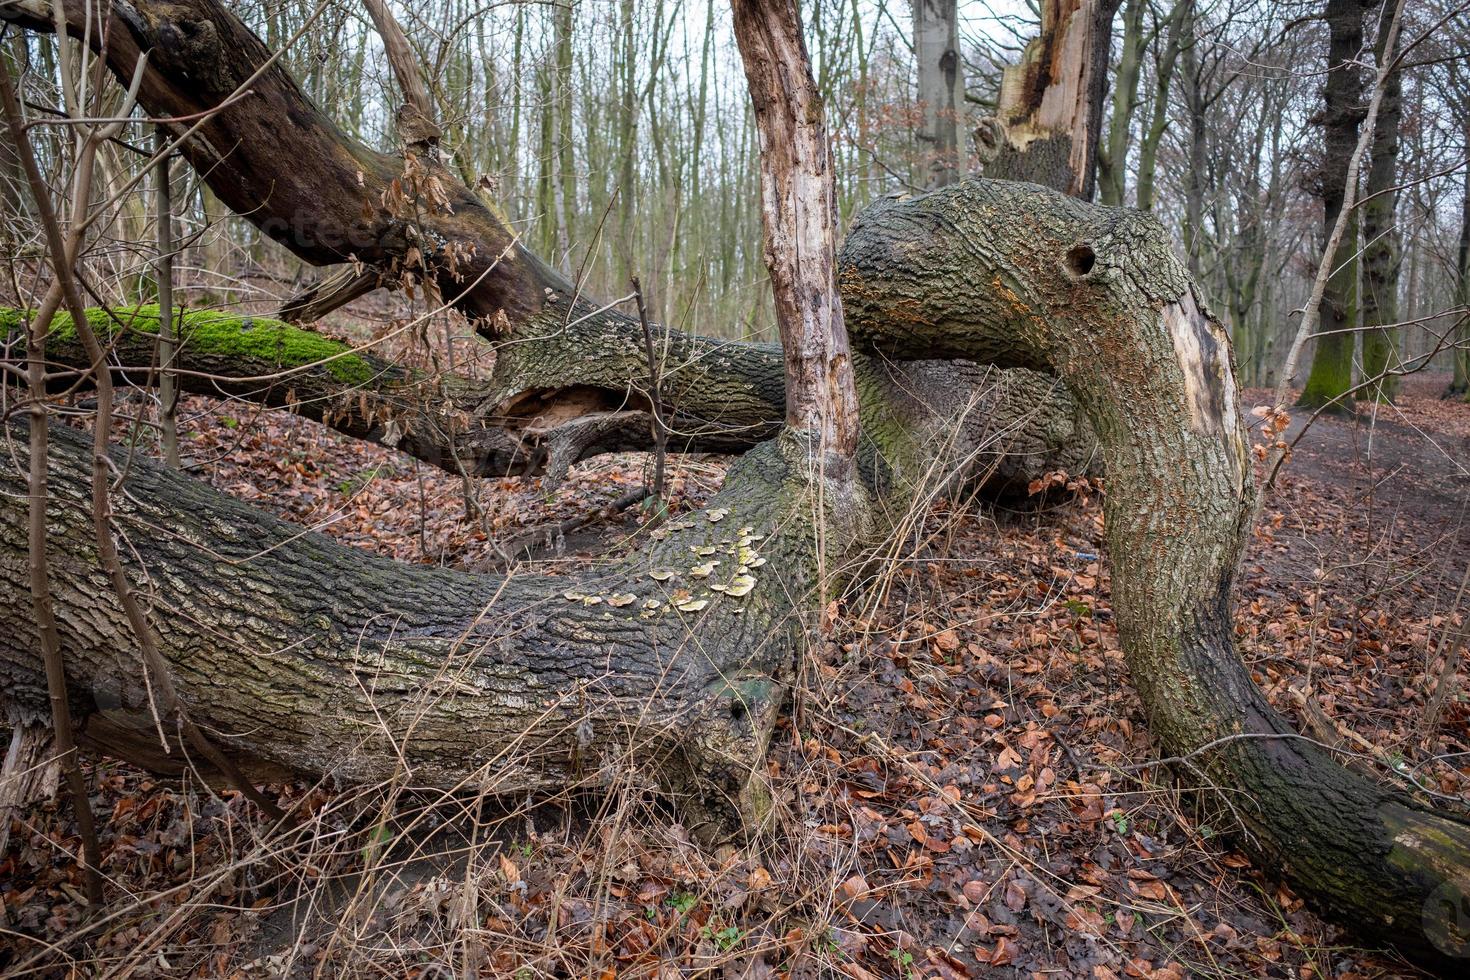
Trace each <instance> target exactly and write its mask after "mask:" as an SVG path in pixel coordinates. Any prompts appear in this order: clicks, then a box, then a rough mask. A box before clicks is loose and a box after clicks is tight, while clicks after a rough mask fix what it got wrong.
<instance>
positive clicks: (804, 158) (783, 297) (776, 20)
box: [732, 0, 858, 486]
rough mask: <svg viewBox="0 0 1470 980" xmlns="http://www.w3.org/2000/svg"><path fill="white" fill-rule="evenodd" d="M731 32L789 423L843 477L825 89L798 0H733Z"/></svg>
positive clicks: (847, 382)
mask: <svg viewBox="0 0 1470 980" xmlns="http://www.w3.org/2000/svg"><path fill="white" fill-rule="evenodd" d="M732 7H733V10H734V13H735V41H736V43H737V44H738V45H739V46H740V55H741V58H742V60H743V61H744V63H745V77H746V80H747V82H748V84H749V86H750V97H751V101H752V102H753V103H754V104H755V120H756V128H757V130H758V131H759V133H760V141H761V161H760V168H761V217H762V224H763V226H764V229H765V245H766V266H767V268H769V269H770V272H771V289H772V292H773V293H774V294H775V300H776V324H777V326H778V327H779V328H780V331H781V347H782V349H784V350H785V351H786V425H787V426H788V427H789V428H791V429H794V430H796V431H802V432H810V433H813V434H814V435H815V436H816V437H817V448H818V450H819V453H820V456H819V461H820V464H821V467H822V471H823V472H824V473H825V474H826V476H827V478H828V479H830V480H832V481H834V482H835V483H836V484H837V485H839V486H843V485H850V483H851V480H852V477H853V467H852V463H853V459H854V456H855V454H856V452H857V439H858V413H857V393H856V389H855V388H854V387H853V380H852V355H851V354H850V353H849V351H848V344H847V331H846V330H845V329H844V328H843V324H842V304H841V302H840V301H839V299H838V297H837V288H836V278H835V270H834V268H833V264H834V261H835V255H836V249H837V201H836V195H835V192H834V191H833V183H832V149H831V144H830V143H829V142H828V140H827V127H826V123H825V120H824V117H823V108H822V98H821V95H820V94H819V93H818V92H817V84H816V82H815V81H814V80H813V79H812V73H811V59H810V58H809V57H808V55H807V51H806V41H805V39H804V38H803V37H802V32H801V18H800V17H799V16H798V15H797V12H796V3H795V0H734V3H733V5H732Z"/></svg>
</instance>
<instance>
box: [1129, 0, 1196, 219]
mask: <svg viewBox="0 0 1470 980" xmlns="http://www.w3.org/2000/svg"><path fill="white" fill-rule="evenodd" d="M1193 4H1194V0H1177V2H1176V3H1175V4H1174V6H1173V8H1172V9H1171V10H1170V11H1169V20H1168V33H1167V40H1166V41H1165V42H1164V51H1163V54H1162V55H1160V57H1159V60H1158V64H1157V65H1156V66H1155V67H1154V92H1153V107H1152V111H1151V112H1150V113H1149V123H1148V128H1147V129H1146V130H1144V132H1143V138H1142V139H1141V140H1140V141H1139V147H1138V192H1137V195H1136V198H1137V204H1138V207H1139V209H1140V210H1143V211H1152V210H1153V207H1154V174H1155V171H1156V168H1157V165H1158V158H1159V144H1160V143H1161V142H1163V139H1164V130H1165V129H1167V128H1168V125H1169V88H1170V83H1171V82H1172V81H1173V78H1174V66H1175V64H1177V62H1178V61H1179V52H1180V50H1181V48H1182V46H1183V45H1185V44H1193V43H1194V38H1192V37H1185V38H1183V39H1182V41H1181V37H1182V36H1183V34H1184V25H1185V24H1187V23H1190V22H1191V16H1190V13H1189V12H1190V11H1191V10H1192V9H1193Z"/></svg>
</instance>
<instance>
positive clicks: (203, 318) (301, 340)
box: [0, 303, 377, 385]
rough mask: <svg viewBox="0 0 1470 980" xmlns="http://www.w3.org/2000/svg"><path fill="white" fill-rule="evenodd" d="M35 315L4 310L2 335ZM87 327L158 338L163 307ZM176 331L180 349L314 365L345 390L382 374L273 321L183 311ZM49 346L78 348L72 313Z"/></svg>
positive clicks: (100, 315) (95, 315) (103, 312)
mask: <svg viewBox="0 0 1470 980" xmlns="http://www.w3.org/2000/svg"><path fill="white" fill-rule="evenodd" d="M32 312H34V311H28V310H21V309H17V308H15V307H0V333H3V334H5V335H15V334H20V333H23V328H24V323H25V321H26V317H27V315H28V314H30V313H32ZM86 316H87V322H88V323H89V324H91V326H92V330H93V331H94V332H95V333H96V334H97V336H98V337H99V338H101V339H102V341H103V342H104V343H107V342H110V341H111V340H113V339H115V338H116V337H117V336H118V335H120V334H122V333H123V332H125V331H135V332H137V333H141V334H145V335H148V336H152V337H156V336H157V335H158V306H157V304H151V303H149V304H143V305H139V306H123V307H108V308H105V309H104V308H102V307H95V306H94V307H91V308H89V309H88V310H87V311H86ZM174 329H175V331H176V332H177V335H178V339H179V344H180V345H181V346H185V347H188V348H191V349H192V351H193V352H194V353H196V354H200V355H207V356H211V357H218V358H223V359H230V358H237V357H238V358H250V359H254V360H263V361H268V362H271V363H274V364H277V365H279V366H280V367H282V368H299V367H305V366H306V365H309V364H320V365H321V367H322V368H323V369H324V370H326V371H327V372H328V373H330V374H331V375H332V377H333V378H335V379H336V380H338V381H340V382H342V383H343V384H349V385H350V384H367V383H368V382H369V381H371V380H372V379H373V376H374V375H375V374H376V373H377V370H376V369H375V367H374V365H372V364H370V363H369V362H368V361H367V360H366V359H365V358H363V357H362V356H361V355H359V354H357V353H356V352H355V351H354V350H353V347H352V345H351V344H348V343H345V342H343V341H339V340H332V339H330V338H328V337H324V336H322V335H321V334H319V333H314V332H312V331H310V330H302V329H301V328H300V327H293V326H291V325H290V324H289V323H283V322H281V321H280V320H275V319H272V318H270V317H257V316H247V315H243V314H239V313H223V312H217V311H214V310H184V311H179V312H177V313H176V314H175V318H174ZM47 339H48V341H50V342H54V343H59V344H73V343H77V342H78V337H77V330H76V325H75V324H74V323H73V322H72V319H71V315H70V314H68V313H60V312H59V313H57V314H56V316H55V318H54V319H53V320H52V321H51V328H50V330H49V331H48V332H47Z"/></svg>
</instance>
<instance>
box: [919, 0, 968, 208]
mask: <svg viewBox="0 0 1470 980" xmlns="http://www.w3.org/2000/svg"><path fill="white" fill-rule="evenodd" d="M913 7H914V63H915V64H916V66H917V68H918V76H919V108H920V109H921V110H922V111H923V114H924V121H923V124H922V125H921V126H920V127H919V143H920V146H921V147H922V148H923V150H924V156H925V157H926V158H927V161H928V165H927V167H926V168H925V169H926V170H927V171H928V175H929V180H928V183H929V186H930V187H943V186H945V185H946V184H952V183H954V182H955V181H956V180H958V179H959V175H960V170H961V168H960V160H959V124H960V121H961V117H962V116H963V114H964V109H965V75H964V63H963V61H962V59H961V58H960V30H959V15H958V11H957V5H956V3H955V0H914V4H913Z"/></svg>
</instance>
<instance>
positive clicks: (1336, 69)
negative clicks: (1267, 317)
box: [1297, 0, 1366, 414]
mask: <svg viewBox="0 0 1470 980" xmlns="http://www.w3.org/2000/svg"><path fill="white" fill-rule="evenodd" d="M1365 10H1366V2H1365V0H1328V2H1327V9H1326V12H1325V14H1324V15H1323V17H1324V19H1325V20H1326V21H1327V31H1328V44H1327V69H1328V70H1327V81H1326V83H1325V84H1324V86H1323V99H1324V101H1325V106H1324V109H1323V112H1322V117H1321V123H1322V133H1323V154H1322V167H1321V172H1320V174H1319V175H1318V179H1319V180H1320V181H1321V185H1320V187H1319V189H1318V196H1319V197H1321V199H1322V228H1323V240H1324V241H1325V240H1327V239H1329V238H1330V237H1331V234H1332V229H1333V228H1334V227H1335V226H1336V224H1337V216H1338V214H1339V213H1340V212H1341V211H1342V205H1343V195H1344V193H1345V191H1346V185H1347V176H1348V168H1349V165H1350V161H1351V160H1352V156H1353V150H1354V148H1356V146H1357V145H1358V127H1359V125H1360V124H1361V123H1362V121H1363V118H1364V116H1365V115H1366V108H1365V101H1364V99H1363V82H1362V79H1361V78H1360V77H1359V72H1358V67H1357V58H1358V54H1359V52H1360V50H1361V48H1362V46H1363V14H1364V12H1365ZM1332 267H1333V271H1332V278H1331V279H1329V280H1328V282H1327V289H1326V291H1325V292H1324V293H1323V295H1322V313H1321V319H1320V322H1319V325H1318V330H1317V332H1318V337H1317V347H1316V349H1315V351H1314V352H1313V354H1312V369H1311V372H1310V373H1309V374H1308V375H1307V381H1306V384H1305V385H1304V386H1303V388H1302V394H1301V398H1300V399H1298V401H1297V404H1298V405H1301V406H1302V407H1303V408H1313V409H1318V408H1320V409H1326V410H1328V411H1331V412H1336V413H1338V414H1342V413H1345V412H1350V411H1352V405H1351V403H1350V402H1349V401H1348V399H1347V395H1348V392H1349V391H1350V390H1351V389H1352V386H1353V354H1354V352H1355V351H1356V349H1357V334H1356V333H1354V332H1353V331H1354V330H1355V329H1356V328H1357V326H1358V218H1357V215H1356V214H1352V215H1350V216H1349V218H1348V225H1347V230H1346V231H1345V232H1344V234H1343V236H1342V240H1341V242H1340V243H1339V244H1338V246H1337V251H1336V252H1335V253H1334V254H1333V256H1332Z"/></svg>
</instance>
